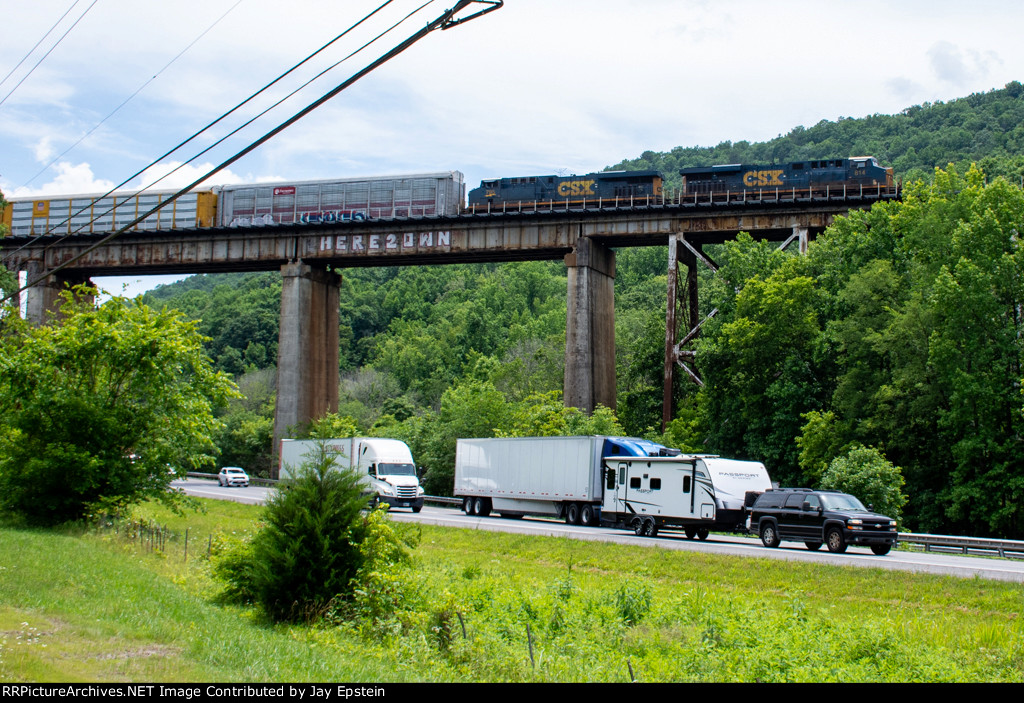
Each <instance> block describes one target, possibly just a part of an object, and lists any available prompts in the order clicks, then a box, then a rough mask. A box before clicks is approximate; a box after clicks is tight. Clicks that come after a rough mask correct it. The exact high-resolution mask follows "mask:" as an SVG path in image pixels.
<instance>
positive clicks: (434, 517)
mask: <svg viewBox="0 0 1024 703" xmlns="http://www.w3.org/2000/svg"><path fill="white" fill-rule="evenodd" d="M172 485H174V486H175V487H179V488H182V489H183V490H185V492H186V493H188V494H189V495H194V496H198V497H202V498H216V499H219V500H234V501H237V502H241V503H251V504H262V503H263V502H265V501H266V499H267V496H268V494H269V493H270V491H272V490H273V489H272V488H265V487H261V486H250V487H248V488H221V487H220V486H218V485H217V482H216V481H206V480H202V479H187V480H179V481H174V482H173V484H172ZM390 514H391V517H392V519H394V520H395V521H397V522H420V523H424V524H430V525H440V526H447V527H459V528H465V529H470V530H491V531H496V532H512V533H517V534H529V535H538V536H546V537H568V538H571V539H586V540H596V541H601V542H614V543H617V544H637V545H642V546H649V547H659V548H662V549H676V550H683V551H693V552H712V553H715V554H726V555H731V556H742V557H760V558H762V559H785V560H788V561H803V562H813V563H818V564H835V565H837V566H859V567H868V568H879V569H892V570H897V571H909V572H916V573H930V574H940V575H946V576H955V577H959V578H975V577H977V578H984V579H993V580H999V581H1014V582H1017V583H1024V560H1012V559H998V558H991V557H976V556H964V555H959V554H940V553H936V552H920V551H906V550H903V549H899V550H896V551H893V552H890V553H889V554H887V555H886V556H881V557H880V556H875V555H874V554H872V553H871V551H870V550H868V549H867V548H862V547H850V548H849V549H848V550H847V552H846V553H845V554H832V553H830V552H828V551H825V550H824V549H822V551H819V552H811V551H808V550H807V549H806V548H805V547H804V546H803V544H801V543H799V542H783V543H782V546H781V547H779V548H777V549H768V548H766V547H764V546H763V545H762V544H761V541H760V540H758V539H756V538H749V537H741V536H738V535H721V534H713V535H711V536H710V537H709V538H708V540H707V541H706V542H701V541H699V540H692V541H691V540H688V539H686V537H685V536H684V535H683V534H682V533H676V532H672V531H667V530H666V531H662V532H661V533H660V534H659V536H658V537H653V538H652V537H637V536H636V535H634V534H633V533H632V532H629V531H626V530H618V529H613V528H605V527H579V526H575V525H567V524H565V523H564V522H560V521H555V520H550V519H542V518H536V519H531V518H525V519H522V520H505V519H502V518H500V517H485V518H481V517H475V516H470V515H465V514H464V513H462V511H460V510H455V509H454V508H435V507H432V506H427V507H424V508H423V511H422V512H420V513H419V514H415V513H413V512H412V511H409V510H397V509H396V510H392V511H391V513H390Z"/></svg>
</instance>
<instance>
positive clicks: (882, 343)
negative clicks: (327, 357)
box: [147, 83, 1024, 537]
mask: <svg viewBox="0 0 1024 703" xmlns="http://www.w3.org/2000/svg"><path fill="white" fill-rule="evenodd" d="M1022 125H1024V86H1021V84H1019V83H1011V84H1009V85H1008V86H1007V87H1006V88H1005V89H1003V90H997V91H992V92H989V93H984V94H977V95H972V96H970V97H967V98H964V99H961V100H955V101H950V102H947V103H938V104H933V105H922V106H915V107H912V108H908V109H907V110H904V111H903V112H902V113H901V114H899V115H873V116H871V117H867V118H863V119H840V120H838V121H836V122H828V121H823V122H821V123H819V124H817V125H815V126H813V127H810V128H804V127H797V128H795V129H793V130H792V131H791V132H790V133H789V134H787V135H785V136H782V137H779V138H777V139H774V140H771V141H769V142H764V143H747V142H742V141H741V142H735V143H723V144H720V145H718V146H716V147H688V148H687V147H677V148H676V149H673V150H672V151H671V152H667V153H654V152H645V153H644V154H643V155H642V156H641V157H640V158H639V159H634V160H627V161H623V162H620V163H619V164H616V165H615V166H614V167H612V168H637V169H640V168H643V169H648V168H655V169H659V170H661V171H663V172H664V173H665V174H666V176H667V177H668V178H669V179H670V182H671V179H672V178H673V175H674V174H675V172H676V171H677V170H678V169H679V168H682V167H686V166H695V165H708V164H714V163H741V162H742V163H765V162H771V161H779V162H784V161H789V160H797V159H806V158H835V157H843V156H850V155H855V154H872V155H875V156H876V157H878V158H879V160H880V162H882V163H883V164H885V165H893V166H894V167H895V168H896V170H897V175H898V176H899V177H902V178H903V179H904V180H905V181H906V182H908V183H909V182H911V181H913V180H917V179H919V178H920V179H923V181H924V183H923V184H922V185H920V186H916V187H912V188H910V189H909V191H908V193H909V195H908V198H907V199H906V200H905V201H904V202H903V203H898V204H890V205H885V206H878V207H876V208H875V210H873V211H872V212H871V213H859V214H855V215H853V216H851V217H850V218H848V219H846V220H843V221H841V222H839V223H838V224H837V225H835V226H834V227H833V228H831V229H830V231H829V232H827V233H826V235H824V236H822V237H821V238H819V240H818V242H817V243H815V244H814V245H812V247H811V250H810V252H809V254H808V256H806V257H797V256H795V255H792V254H787V253H780V252H778V251H776V250H775V248H774V247H773V246H769V245H762V244H759V243H757V242H754V241H753V240H751V239H750V238H749V237H746V238H744V237H741V238H740V239H739V240H738V241H736V242H734V243H730V244H728V245H725V246H724V247H721V248H720V249H719V250H717V251H714V252H712V256H713V258H715V259H716V261H718V262H719V263H721V264H722V268H721V270H720V271H719V272H718V274H717V275H714V276H712V275H711V274H710V273H709V272H702V274H701V275H702V292H701V311H702V313H707V312H708V311H710V310H711V309H712V308H713V307H718V308H719V309H720V310H721V312H720V314H719V315H718V316H716V318H715V319H714V320H713V321H712V322H711V323H709V324H708V326H707V327H706V329H705V330H704V332H703V334H702V337H701V339H700V342H699V346H698V350H697V351H698V360H699V365H700V369H701V372H702V373H703V374H704V376H705V379H706V381H707V385H706V386H705V388H703V389H698V388H697V387H696V386H695V385H692V384H690V383H688V382H684V381H679V382H678V384H677V388H676V397H677V407H678V412H677V415H676V419H675V420H674V421H673V422H672V423H671V425H670V426H669V428H668V432H667V433H666V434H665V435H664V436H662V438H663V439H664V441H665V442H666V443H668V444H671V445H673V446H678V447H681V448H684V449H687V450H691V451H698V450H699V451H705V452H716V453H722V454H725V455H729V456H735V457H737V458H749V459H758V460H761V461H764V462H765V463H766V465H767V466H768V468H769V471H770V472H771V474H772V476H773V478H775V479H776V480H779V481H781V482H782V483H783V484H791V485H792V484H800V485H823V484H829V483H830V482H835V481H836V480H837V473H838V474H842V473H844V472H845V473H846V474H850V473H851V472H856V471H859V472H860V475H859V478H858V480H865V481H868V482H869V483H870V482H871V481H875V482H877V481H878V480H881V479H878V478H877V476H890V477H891V476H892V475H893V471H894V470H895V469H896V468H897V467H898V468H899V469H900V470H901V473H902V476H903V477H904V478H905V480H906V483H905V485H904V486H903V487H902V491H903V493H905V494H906V495H907V496H909V502H908V503H907V505H906V508H905V509H904V520H905V525H906V526H907V527H910V528H912V529H919V530H931V531H941V532H958V533H966V534H996V535H1003V536H1015V537H1022V536H1024V453H1022V451H1021V446H1020V442H1021V439H1020V437H1021V431H1022V427H1021V421H1022V415H1021V412H1022V405H1024V397H1022V395H1021V377H1022V373H1021V355H1022V342H1021V339H1022V336H1024V320H1022V319H1021V317H1022V313H1021V310H1022V309H1024V292H1022V290H1021V285H1022V284H1021V281H1022V278H1021V271H1020V266H1021V263H1022V262H1021V261H1020V257H1021V254H1020V252H1019V250H1018V248H1019V243H1018V241H1017V233H1018V232H1020V231H1021V228H1022V227H1024V222H1022V219H1024V199H1022V196H1021V189H1020V183H1021V178H1022V176H1024V157H1022V152H1024V126H1022ZM951 162H952V163H955V164H956V166H955V167H954V168H952V169H950V170H949V171H947V172H941V173H938V174H936V172H935V168H936V167H943V168H944V167H946V165H947V164H948V163H951ZM972 162H976V163H977V164H978V165H979V166H980V167H981V169H982V170H981V171H971V170H970V164H971V163H972ZM509 175H518V174H509ZM997 176H1004V177H1005V180H996V177H997ZM665 269H666V254H665V251H664V249H663V248H660V247H653V248H646V249H642V248H638V249H630V250H619V251H618V252H617V272H616V310H615V314H616V345H617V371H618V407H617V408H614V409H613V410H614V411H615V414H616V417H612V416H611V414H610V413H608V412H605V411H602V412H600V413H596V414H595V417H594V418H590V419H588V418H585V417H583V416H581V415H580V414H579V413H578V412H574V411H571V410H566V409H564V408H562V407H561V404H560V400H559V395H558V394H559V392H560V390H561V383H562V368H563V363H564V362H563V357H564V335H565V304H566V303H565V290H566V278H565V277H566V273H565V267H564V266H563V265H562V263H561V262H524V263H516V264H500V265H498V264H491V265H480V266H468V265H456V266H436V267H405V268H381V269H355V270H347V271H344V272H343V285H342V290H341V321H342V323H341V324H342V329H341V339H340V344H341V367H342V373H343V380H342V388H341V392H340V396H341V407H340V411H339V415H341V416H347V417H350V418H351V419H352V422H353V423H354V424H355V426H356V428H357V430H358V431H359V432H364V433H373V434H381V435H389V436H397V437H400V438H403V439H406V440H407V441H408V442H409V443H410V445H411V446H412V449H413V452H414V454H415V456H416V457H417V460H418V462H419V463H421V464H422V465H424V466H426V467H427V468H428V469H429V473H428V477H427V485H428V489H429V490H431V491H434V492H444V491H446V490H450V489H451V484H450V481H451V463H452V458H453V452H454V440H455V438H457V437H460V436H462V437H465V436H487V435H491V434H494V433H496V432H497V433H505V434H545V433H572V432H591V431H612V430H614V431H622V432H626V433H629V434H635V435H647V436H652V437H657V436H661V435H660V415H661V394H662V391H661V378H662V364H663V354H664V350H663V347H664V339H665V322H664V315H665V313H664V310H665V282H666V276H665ZM279 295H280V282H279V277H278V275H277V274H276V273H270V274H245V275H236V276H196V277H193V278H191V279H189V280H187V281H183V282H181V283H178V284H174V285H171V286H165V287H162V288H160V289H157V290H156V291H153V292H151V293H149V294H147V298H148V302H150V303H151V304H156V305H160V304H167V305H170V306H173V307H177V308H180V309H182V310H183V311H185V312H186V313H187V314H189V315H190V316H193V317H196V318H198V319H200V320H201V329H202V330H203V332H204V333H205V334H206V335H208V336H209V337H210V338H211V341H210V342H209V350H210V352H211V354H212V355H213V356H214V358H215V361H216V364H217V365H218V366H219V367H220V368H222V369H224V370H226V371H229V372H231V373H233V374H235V375H236V378H237V379H238V380H239V383H240V385H241V386H242V388H243V391H244V392H245V393H246V396H247V398H246V399H244V400H241V401H238V402H237V403H236V404H235V405H234V406H233V407H232V408H231V409H230V410H229V411H228V413H227V415H225V417H224V420H225V422H226V429H225V431H224V434H223V436H222V438H221V449H222V452H223V457H222V458H223V462H224V463H239V464H242V465H244V466H247V467H249V468H252V469H257V470H258V469H260V468H266V467H267V461H268V451H269V443H270V440H269V437H270V428H271V423H272V417H271V411H272V401H273V387H272V386H273V372H272V370H271V367H272V366H273V364H274V362H275V359H276V344H277V317H278V314H279ZM851 457H857V460H856V461H855V462H854V461H853V460H852V459H851ZM864 457H869V459H870V460H866V459H864ZM853 464H857V465H856V466H853V468H852V469H851V466H852V465H853ZM873 472H874V473H873ZM899 473H900V472H897V473H896V476H897V477H898V476H899ZM873 477H874V478H873ZM841 478H842V477H841V476H840V479H841ZM847 478H849V476H847ZM885 480H886V481H888V482H889V483H892V479H891V478H888V479H885Z"/></svg>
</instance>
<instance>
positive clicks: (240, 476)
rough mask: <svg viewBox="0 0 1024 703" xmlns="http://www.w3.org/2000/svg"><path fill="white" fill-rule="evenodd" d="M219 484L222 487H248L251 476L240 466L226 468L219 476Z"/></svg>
mask: <svg viewBox="0 0 1024 703" xmlns="http://www.w3.org/2000/svg"><path fill="white" fill-rule="evenodd" d="M217 482H218V483H220V485H222V486H248V485H249V474H247V473H245V469H243V468H241V467H238V466H225V467H224V468H223V469H221V470H220V473H219V474H217Z"/></svg>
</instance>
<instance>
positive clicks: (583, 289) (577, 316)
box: [564, 237, 615, 413]
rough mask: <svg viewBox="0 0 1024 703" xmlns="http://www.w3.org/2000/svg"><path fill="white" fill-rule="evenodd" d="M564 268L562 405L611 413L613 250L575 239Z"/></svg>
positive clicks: (612, 393)
mask: <svg viewBox="0 0 1024 703" xmlns="http://www.w3.org/2000/svg"><path fill="white" fill-rule="evenodd" d="M565 265H566V266H568V267H569V277H568V278H569V285H568V305H567V307H568V310H567V316H566V323H565V393H564V399H565V404H566V406H567V407H576V408H579V409H580V410H583V411H584V412H587V413H591V412H593V411H594V408H595V407H597V405H598V404H600V405H604V406H607V407H609V408H612V409H615V252H614V251H612V250H611V249H608V248H607V247H604V246H602V245H600V244H597V243H596V242H594V241H593V240H591V239H588V238H586V237H580V238H579V240H577V242H576V248H575V249H574V250H573V252H572V253H571V254H567V255H566V256H565Z"/></svg>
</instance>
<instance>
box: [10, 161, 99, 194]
mask: <svg viewBox="0 0 1024 703" xmlns="http://www.w3.org/2000/svg"><path fill="white" fill-rule="evenodd" d="M53 168H55V169H56V170H57V177H56V178H54V179H53V180H52V181H50V182H49V183H45V184H43V185H41V186H39V187H37V188H15V189H14V190H13V191H12V192H11V193H10V195H11V196H13V197H16V198H23V197H30V196H34V195H71V194H77V193H103V192H106V191H108V190H110V189H111V188H113V187H114V183H113V182H112V181H108V180H105V179H103V178H97V177H96V176H95V174H93V172H92V167H91V166H90V165H89V164H88V163H84V162H83V163H80V164H72V163H69V162H67V161H61V162H58V163H56V164H54V166H53Z"/></svg>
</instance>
